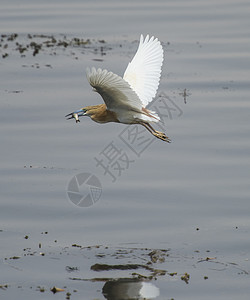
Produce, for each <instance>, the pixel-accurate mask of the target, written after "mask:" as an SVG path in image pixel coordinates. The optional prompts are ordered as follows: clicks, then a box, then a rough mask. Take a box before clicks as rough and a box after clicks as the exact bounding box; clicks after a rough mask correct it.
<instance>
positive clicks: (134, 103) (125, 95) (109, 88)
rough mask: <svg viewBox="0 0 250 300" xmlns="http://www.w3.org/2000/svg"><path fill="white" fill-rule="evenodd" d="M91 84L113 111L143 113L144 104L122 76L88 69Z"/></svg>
mask: <svg viewBox="0 0 250 300" xmlns="http://www.w3.org/2000/svg"><path fill="white" fill-rule="evenodd" d="M86 74H87V79H88V81H89V84H90V85H91V86H92V87H93V88H94V90H95V91H97V92H98V93H99V94H100V95H101V96H102V98H103V100H104V102H105V104H106V106H107V108H108V109H109V110H111V111H116V110H120V109H125V110H134V111H138V112H141V109H142V102H141V100H140V99H139V97H138V96H137V94H136V93H135V92H134V91H133V90H132V89H131V87H130V86H129V84H128V83H127V82H126V81H125V80H124V79H122V78H121V77H120V76H118V75H116V74H114V73H112V72H108V71H107V70H102V69H97V70H96V69H95V68H92V69H91V70H90V69H89V68H87V69H86Z"/></svg>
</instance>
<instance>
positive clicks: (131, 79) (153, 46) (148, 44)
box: [123, 35, 163, 106]
mask: <svg viewBox="0 0 250 300" xmlns="http://www.w3.org/2000/svg"><path fill="white" fill-rule="evenodd" d="M162 62H163V49H162V46H161V43H160V42H159V41H158V39H157V38H154V37H153V36H152V37H151V38H149V35H147V36H146V38H145V40H144V41H143V35H141V38H140V44H139V47H138V50H137V52H136V54H135V56H134V58H133V60H132V61H131V62H130V63H129V64H128V66H127V69H126V71H125V73H124V76H123V79H124V80H126V81H127V82H128V83H129V85H130V86H131V88H132V89H133V90H134V91H135V92H136V94H137V95H138V97H139V98H140V100H141V101H142V103H143V106H147V105H148V103H149V102H151V101H152V99H153V97H154V96H155V95H156V92H157V89H158V85H159V81H160V76H161V66H162Z"/></svg>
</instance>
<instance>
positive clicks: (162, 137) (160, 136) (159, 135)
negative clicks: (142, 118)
mask: <svg viewBox="0 0 250 300" xmlns="http://www.w3.org/2000/svg"><path fill="white" fill-rule="evenodd" d="M139 124H141V125H142V126H144V127H145V128H146V129H147V130H148V131H149V132H150V133H151V134H153V135H154V136H155V137H157V138H158V139H160V140H163V141H165V142H168V143H171V140H170V138H168V137H167V136H166V134H165V133H164V132H160V131H157V130H155V129H154V128H153V127H152V126H151V125H150V124H149V123H147V122H140V123H139Z"/></svg>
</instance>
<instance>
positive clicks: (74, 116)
mask: <svg viewBox="0 0 250 300" xmlns="http://www.w3.org/2000/svg"><path fill="white" fill-rule="evenodd" d="M82 116H85V111H84V110H83V109H79V110H77V111H74V112H72V113H70V114H68V115H66V116H65V117H66V118H67V117H68V118H67V120H70V119H75V120H76V123H77V122H80V120H79V117H82Z"/></svg>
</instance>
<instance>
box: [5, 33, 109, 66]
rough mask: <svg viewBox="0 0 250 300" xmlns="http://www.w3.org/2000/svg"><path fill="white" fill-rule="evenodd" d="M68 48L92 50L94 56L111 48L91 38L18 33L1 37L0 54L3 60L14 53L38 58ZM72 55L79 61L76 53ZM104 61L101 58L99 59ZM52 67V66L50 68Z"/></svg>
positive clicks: (104, 42)
mask: <svg viewBox="0 0 250 300" xmlns="http://www.w3.org/2000/svg"><path fill="white" fill-rule="evenodd" d="M67 48H70V49H73V48H80V49H81V50H83V51H84V50H90V51H91V52H93V53H94V54H100V55H101V56H103V55H106V52H107V51H108V50H110V49H111V48H110V47H109V46H107V45H106V41H105V40H94V39H92V40H90V39H89V38H82V37H81V38H79V37H67V36H66V35H60V36H54V35H45V34H27V35H26V36H23V35H18V34H17V33H11V34H2V35H0V53H1V57H2V58H3V59H6V58H8V57H9V56H10V55H12V54H14V53H18V54H20V56H21V57H25V56H27V55H32V56H37V55H38V54H41V53H47V52H48V51H49V53H50V54H53V55H56V54H57V53H58V51H59V50H64V51H65V50H66V49H67ZM70 54H71V55H72V56H73V57H74V58H75V59H78V58H77V57H76V55H75V53H74V52H70ZM97 60H98V61H102V59H101V58H98V59H97ZM49 67H51V66H49Z"/></svg>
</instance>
